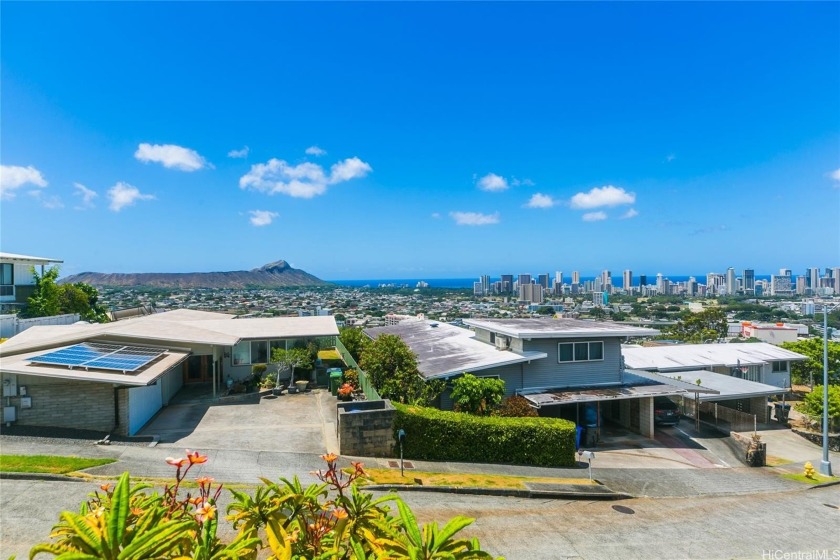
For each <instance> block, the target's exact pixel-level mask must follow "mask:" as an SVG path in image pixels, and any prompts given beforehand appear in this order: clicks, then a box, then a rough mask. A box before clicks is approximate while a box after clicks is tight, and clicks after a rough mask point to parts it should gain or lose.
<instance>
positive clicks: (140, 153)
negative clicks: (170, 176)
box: [134, 143, 209, 171]
mask: <svg viewBox="0 0 840 560" xmlns="http://www.w3.org/2000/svg"><path fill="white" fill-rule="evenodd" d="M134 157H135V158H137V159H138V160H140V161H142V162H144V163H149V162H154V163H160V164H161V165H163V166H164V167H166V168H170V169H179V170H181V171H198V170H199V169H202V168H204V167H209V165H208V163H207V161H206V160H205V159H204V158H203V157H201V156H200V155H199V153H198V152H196V151H195V150H191V149H189V148H184V147H181V146H176V145H175V144H146V143H143V144H140V145H139V146H137V151H136V152H134Z"/></svg>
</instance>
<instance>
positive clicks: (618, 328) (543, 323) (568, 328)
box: [464, 318, 659, 339]
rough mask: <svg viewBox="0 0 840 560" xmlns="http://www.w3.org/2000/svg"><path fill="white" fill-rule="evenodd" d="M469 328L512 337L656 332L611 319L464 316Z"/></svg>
mask: <svg viewBox="0 0 840 560" xmlns="http://www.w3.org/2000/svg"><path fill="white" fill-rule="evenodd" d="M464 323H465V324H467V325H470V326H471V327H477V328H480V329H486V330H488V331H491V332H495V333H499V334H503V335H507V336H512V337H514V338H525V339H528V338H586V337H622V336H632V337H636V336H655V335H658V334H659V331H657V330H655V329H647V328H644V327H634V326H630V325H622V324H617V323H614V322H612V321H582V320H580V319H539V318H535V319H464Z"/></svg>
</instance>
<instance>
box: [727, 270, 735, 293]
mask: <svg viewBox="0 0 840 560" xmlns="http://www.w3.org/2000/svg"><path fill="white" fill-rule="evenodd" d="M737 291H738V284H737V282H736V281H735V269H734V268H732V267H731V266H730V267H729V268H727V269H726V295H732V294H734V293H735V292H737Z"/></svg>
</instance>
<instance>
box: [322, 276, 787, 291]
mask: <svg viewBox="0 0 840 560" xmlns="http://www.w3.org/2000/svg"><path fill="white" fill-rule="evenodd" d="M691 276H694V278H695V279H696V280H697V282H699V283H700V284H705V283H706V274H705V273H704V274H689V275H674V276H668V275H663V278H667V279H668V280H669V281H670V282H672V283H676V282H687V281H688V279H689V278H690V277H691ZM551 278H552V279H553V278H554V276H553V275H552V276H551ZM514 279H516V277H515V276H514ZM755 279H756V280H767V281H769V280H770V275H769V274H756V275H755ZM498 280H499V278H494V277H492V276H491V277H490V283H491V284H492V283H493V282H496V281H498ZM570 280H571V275H563V282H564V283H566V284H568V283H569V282H570ZM587 280H595V276H581V277H580V281H581V283H583V282H586V281H587ZM612 280H613V282H614V284H613V285H614V286H616V287H620V286H621V275H620V274H619V275H616V276H613V277H612ZM420 281H423V282H426V283H427V284H429V287H430V288H469V289H472V287H473V282H478V277H475V278H396V279H394V278H391V279H388V278H372V279H367V280H330V282H333V283H334V284H338V285H340V286H349V287H354V288H361V287H364V286H367V287H370V288H376V287H378V286H381V285H383V284H385V285H393V286H398V287H402V286H408V287H409V288H414V287H415V286H416V285H417V283H418V282H420ZM647 283H648V285H655V284H656V274H648V275H647ZM633 285H634V286H638V285H639V277H638V276H637V275H635V274H634V275H633Z"/></svg>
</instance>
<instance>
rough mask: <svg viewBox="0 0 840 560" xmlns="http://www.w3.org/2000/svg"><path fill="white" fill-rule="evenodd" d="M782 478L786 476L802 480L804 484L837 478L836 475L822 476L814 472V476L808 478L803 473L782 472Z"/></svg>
mask: <svg viewBox="0 0 840 560" xmlns="http://www.w3.org/2000/svg"><path fill="white" fill-rule="evenodd" d="M782 478H787V479H788V480H798V481H799V482H804V483H806V484H822V483H823V482H832V481H835V480H838V478H837V477H836V476H823V475H821V474H815V475H814V478H808V477H807V476H805V475H804V474H783V475H782Z"/></svg>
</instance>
